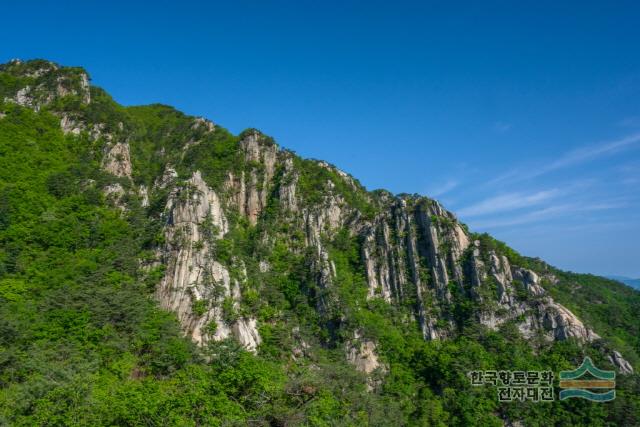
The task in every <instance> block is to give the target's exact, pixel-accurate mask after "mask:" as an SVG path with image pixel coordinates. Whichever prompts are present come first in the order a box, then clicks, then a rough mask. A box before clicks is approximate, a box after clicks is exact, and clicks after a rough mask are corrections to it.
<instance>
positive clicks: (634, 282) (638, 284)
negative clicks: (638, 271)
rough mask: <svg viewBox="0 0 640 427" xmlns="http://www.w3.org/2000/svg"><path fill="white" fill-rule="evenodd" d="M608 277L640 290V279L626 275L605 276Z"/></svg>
mask: <svg viewBox="0 0 640 427" xmlns="http://www.w3.org/2000/svg"><path fill="white" fill-rule="evenodd" d="M605 277H606V278H607V279H611V280H615V281H618V282H622V283H624V284H625V285H627V286H631V287H632V288H634V289H638V290H639V291H640V279H632V278H631V277H626V276H616V275H611V276H605Z"/></svg>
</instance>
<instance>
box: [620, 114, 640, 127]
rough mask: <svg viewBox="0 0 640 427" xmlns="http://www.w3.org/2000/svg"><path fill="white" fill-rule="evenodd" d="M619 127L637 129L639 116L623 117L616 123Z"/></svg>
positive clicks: (639, 125)
mask: <svg viewBox="0 0 640 427" xmlns="http://www.w3.org/2000/svg"><path fill="white" fill-rule="evenodd" d="M617 125H618V126H620V127H625V128H637V127H640V116H634V117H625V118H624V119H622V120H620V121H619V122H618V123H617Z"/></svg>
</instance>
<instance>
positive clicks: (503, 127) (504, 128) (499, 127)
mask: <svg viewBox="0 0 640 427" xmlns="http://www.w3.org/2000/svg"><path fill="white" fill-rule="evenodd" d="M512 127H513V125H512V124H511V123H506V122H495V123H494V124H493V126H491V128H492V129H493V130H494V132H497V133H506V132H509V131H510V130H511V128H512Z"/></svg>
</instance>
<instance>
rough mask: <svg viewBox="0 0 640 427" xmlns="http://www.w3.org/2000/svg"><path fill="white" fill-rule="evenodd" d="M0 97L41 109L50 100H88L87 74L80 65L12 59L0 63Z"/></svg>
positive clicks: (53, 101) (58, 101)
mask: <svg viewBox="0 0 640 427" xmlns="http://www.w3.org/2000/svg"><path fill="white" fill-rule="evenodd" d="M0 72H2V73H3V77H4V78H3V82H2V83H3V84H2V85H0V99H2V100H4V101H5V102H13V103H16V104H18V105H21V106H24V107H29V108H33V109H35V110H40V109H41V108H43V107H45V106H49V105H52V104H56V103H59V104H62V105H58V107H63V105H64V104H65V103H68V102H71V101H75V100H77V101H80V102H81V103H82V104H89V103H90V102H91V91H90V85H89V74H88V73H87V72H86V71H85V70H84V69H83V68H80V67H62V66H60V65H59V64H57V63H55V62H52V61H47V60H44V59H32V60H28V61H23V60H20V59H12V60H11V61H9V62H7V63H5V64H1V65H0Z"/></svg>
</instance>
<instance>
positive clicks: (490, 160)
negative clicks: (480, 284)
mask: <svg viewBox="0 0 640 427" xmlns="http://www.w3.org/2000/svg"><path fill="white" fill-rule="evenodd" d="M103 3H108V5H98V3H97V2H86V1H85V2H71V1H55V2H53V1H40V2H29V1H23V2H11V3H9V4H5V5H3V7H2V9H3V13H2V14H3V19H2V21H3V23H2V25H1V26H0V36H1V37H2V39H1V40H2V43H1V44H0V61H1V62H5V61H7V60H9V59H11V58H23V59H27V58H36V57H41V58H47V59H51V60H54V61H57V62H60V63H62V64H65V65H81V66H84V67H85V68H87V70H88V71H89V72H90V74H91V76H92V78H93V83H94V84H97V85H99V86H102V87H104V88H105V89H107V90H108V91H109V92H110V93H111V94H112V95H113V96H114V97H115V99H116V100H117V101H119V102H121V103H123V104H126V105H131V104H146V103H151V102H161V103H165V104H170V105H174V106H176V107H177V108H179V109H181V110H183V111H185V112H187V113H190V114H194V115H202V116H205V117H208V118H210V119H212V120H213V121H214V122H216V123H218V124H220V125H222V126H225V127H227V128H229V129H230V130H231V131H233V132H239V131H241V130H242V129H244V128H247V127H257V128H260V129H261V130H263V131H264V132H265V133H268V134H270V135H272V136H274V137H275V138H276V139H277V140H278V142H279V143H280V144H281V145H283V146H285V147H287V148H291V149H293V150H295V151H296V152H298V153H299V154H301V155H303V156H305V157H313V158H319V159H325V160H328V161H330V162H332V163H334V164H336V165H337V166H338V167H340V168H342V169H344V170H346V171H348V172H350V173H352V174H353V175H354V176H356V177H357V178H359V179H360V180H361V182H362V183H363V184H364V185H366V186H367V187H368V188H369V189H375V188H387V189H389V190H391V191H393V192H408V193H414V192H416V193H422V194H426V195H430V196H433V197H436V198H438V199H439V200H441V201H442V202H443V203H444V204H445V206H446V207H447V208H449V209H451V210H453V211H454V212H456V213H458V215H459V217H460V218H461V219H462V220H463V221H465V222H466V223H468V224H469V225H470V226H471V228H472V229H474V230H478V231H488V232H490V233H492V234H493V235H495V236H496V237H497V238H499V239H501V240H504V241H506V242H507V243H509V244H510V245H511V246H513V247H514V248H516V249H517V250H519V251H520V252H522V253H523V254H525V255H530V256H539V257H541V258H543V259H545V260H547V261H549V262H550V263H552V264H554V265H556V266H558V267H561V268H564V269H570V270H573V271H579V272H593V273H596V274H621V275H627V276H633V277H640V262H639V261H638V260H639V258H640V257H639V255H640V249H639V248H640V212H639V209H638V208H639V207H640V191H638V190H639V189H640V48H639V46H640V25H638V22H640V6H638V5H637V2H625V1H617V2H607V1H602V2H589V1H587V2H584V1H581V2H557V1H554V2H545V1H536V2H529V5H526V4H525V3H524V2H506V1H505V2H489V1H487V2H457V3H454V2H402V1H396V2H393V3H389V2H377V1H367V2H364V1H362V2H350V1H340V2H330V1H326V2H310V1H308V2H307V1H295V2H294V1H291V2H277V1H268V2H265V1H262V2H258V1H255V2H247V1H238V2H225V3H222V2H220V3H217V2H193V1H181V2H179V3H178V2H172V3H169V2H163V1H156V2H153V6H152V2H142V1H140V2H136V1H128V2H119V1H111V2H103ZM228 3H233V4H228ZM559 3H561V4H559ZM634 3H635V4H634Z"/></svg>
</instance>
